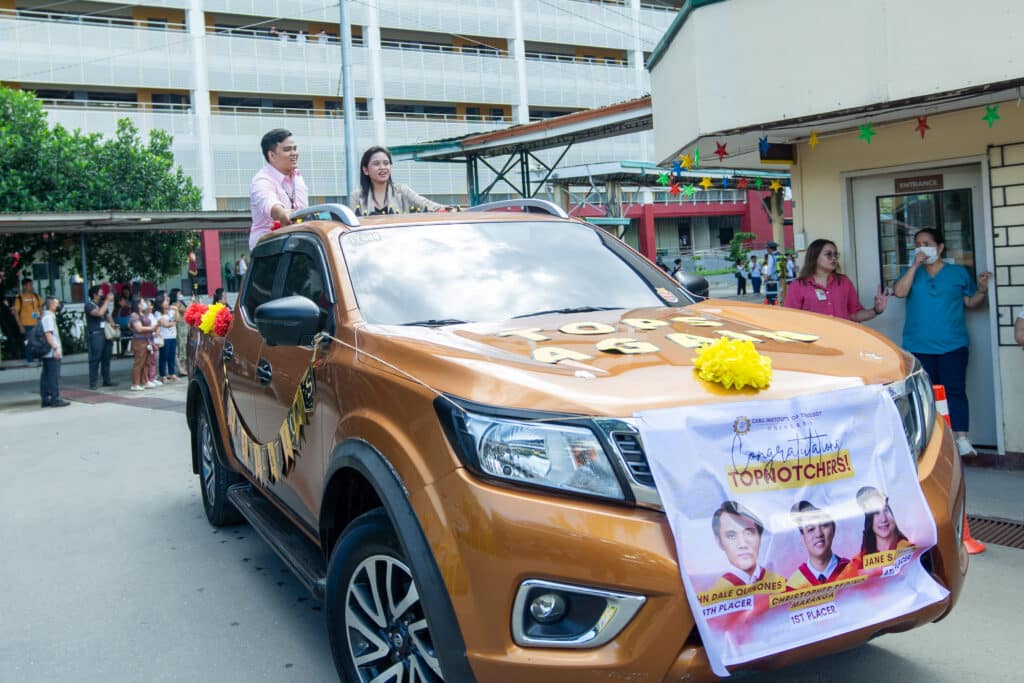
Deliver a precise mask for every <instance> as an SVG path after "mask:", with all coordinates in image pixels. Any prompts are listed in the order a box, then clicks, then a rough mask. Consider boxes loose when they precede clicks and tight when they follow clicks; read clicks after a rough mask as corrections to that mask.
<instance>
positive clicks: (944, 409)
mask: <svg viewBox="0 0 1024 683" xmlns="http://www.w3.org/2000/svg"><path fill="white" fill-rule="evenodd" d="M932 391H934V392H935V410H936V411H937V412H938V413H939V415H941V416H942V417H943V418H945V420H946V424H947V425H949V426H950V427H952V423H951V422H950V421H949V403H948V402H947V401H946V387H944V386H942V385H941V384H933V385H932ZM963 544H964V548H966V549H967V553H968V554H969V555H978V554H979V553H983V552H985V544H984V543H982V542H981V541H979V540H978V539H976V538H974V537H973V536H971V525H970V524H968V523H967V511H966V510H964V537H963Z"/></svg>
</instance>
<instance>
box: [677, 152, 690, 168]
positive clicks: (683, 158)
mask: <svg viewBox="0 0 1024 683" xmlns="http://www.w3.org/2000/svg"><path fill="white" fill-rule="evenodd" d="M679 163H680V164H682V165H683V168H685V169H686V170H687V171H689V170H690V167H691V166H693V159H691V158H690V155H689V154H682V155H680V156H679Z"/></svg>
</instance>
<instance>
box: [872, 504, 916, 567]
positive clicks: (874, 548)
mask: <svg viewBox="0 0 1024 683" xmlns="http://www.w3.org/2000/svg"><path fill="white" fill-rule="evenodd" d="M884 509H886V510H888V511H889V516H890V517H892V525H893V531H894V532H895V533H896V543H899V542H900V541H905V540H907V537H906V536H904V535H903V532H902V531H900V527H899V525H898V524H897V523H896V517H895V515H893V514H892V508H891V507H889V505H888V503H887V504H886V506H885V508H884ZM880 512H882V511H881V510H879V511H878V512H868V513H867V514H865V515H864V536H863V537H862V540H861V544H860V551H861V552H862V553H863V554H865V555H870V554H872V553H877V552H878V537H877V536H875V528H874V526H875V515H877V514H879V513H880ZM893 547H895V544H894V545H893Z"/></svg>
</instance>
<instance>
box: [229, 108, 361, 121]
mask: <svg viewBox="0 0 1024 683" xmlns="http://www.w3.org/2000/svg"><path fill="white" fill-rule="evenodd" d="M210 112H211V113H212V114H235V115H238V116H270V115H272V116H306V117H324V118H338V119H340V118H343V116H344V112H343V110H342V109H340V108H339V109H312V108H310V109H304V108H301V107H245V106H241V105H232V104H214V105H211V106H210ZM356 118H357V119H362V120H369V118H370V114H369V112H363V111H356Z"/></svg>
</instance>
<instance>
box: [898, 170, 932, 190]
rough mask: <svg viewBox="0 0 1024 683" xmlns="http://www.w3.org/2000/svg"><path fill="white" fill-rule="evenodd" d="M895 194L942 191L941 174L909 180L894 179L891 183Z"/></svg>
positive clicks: (917, 176) (918, 176) (920, 176)
mask: <svg viewBox="0 0 1024 683" xmlns="http://www.w3.org/2000/svg"><path fill="white" fill-rule="evenodd" d="M893 184H894V185H895V188H896V193H897V194H904V193H908V192H909V193H917V192H935V191H936V190H941V189H942V174H941V173H937V174H934V175H916V176H911V177H909V178H896V179H895V180H894V181H893Z"/></svg>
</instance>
